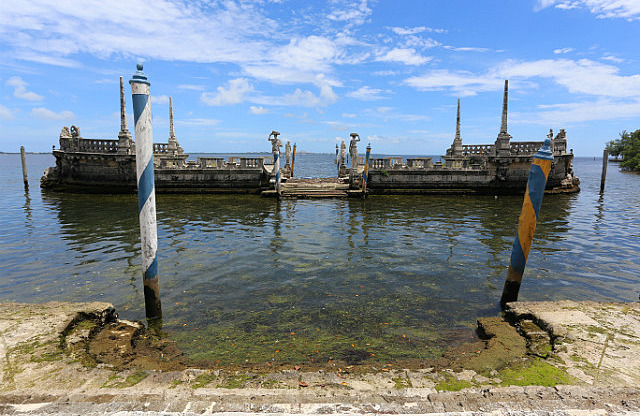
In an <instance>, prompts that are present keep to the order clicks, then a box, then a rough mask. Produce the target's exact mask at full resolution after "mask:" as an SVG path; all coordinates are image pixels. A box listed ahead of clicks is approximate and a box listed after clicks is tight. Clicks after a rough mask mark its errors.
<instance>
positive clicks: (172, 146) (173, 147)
mask: <svg viewBox="0 0 640 416" xmlns="http://www.w3.org/2000/svg"><path fill="white" fill-rule="evenodd" d="M167 150H168V151H169V154H170V155H172V156H175V155H176V154H177V153H178V139H176V133H175V130H174V128H173V101H172V99H171V97H169V145H168V146H167Z"/></svg>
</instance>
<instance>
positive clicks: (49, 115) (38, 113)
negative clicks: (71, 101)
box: [31, 107, 75, 120]
mask: <svg viewBox="0 0 640 416" xmlns="http://www.w3.org/2000/svg"><path fill="white" fill-rule="evenodd" d="M31 115H32V116H33V117H36V118H41V119H46V120H69V119H72V118H74V117H75V115H74V114H73V113H72V112H71V111H60V112H58V113H56V112H55V111H51V110H49V109H47V108H44V107H37V108H34V109H32V110H31Z"/></svg>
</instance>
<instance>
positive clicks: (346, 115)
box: [342, 113, 356, 118]
mask: <svg viewBox="0 0 640 416" xmlns="http://www.w3.org/2000/svg"><path fill="white" fill-rule="evenodd" d="M342 117H344V118H356V115H355V114H352V113H342Z"/></svg>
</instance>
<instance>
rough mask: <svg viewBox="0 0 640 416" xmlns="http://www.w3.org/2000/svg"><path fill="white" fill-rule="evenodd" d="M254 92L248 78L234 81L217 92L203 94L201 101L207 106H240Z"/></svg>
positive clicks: (220, 87) (219, 88)
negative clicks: (246, 96)
mask: <svg viewBox="0 0 640 416" xmlns="http://www.w3.org/2000/svg"><path fill="white" fill-rule="evenodd" d="M251 91H253V86H252V85H251V84H250V83H249V80H247V79H246V78H236V79H232V80H231V81H229V82H228V83H227V87H226V88H225V87H223V86H219V87H218V88H217V92H215V93H212V92H203V93H202V95H201V96H200V100H201V101H202V102H203V103H205V104H207V105H215V106H221V105H229V104H239V103H241V102H243V101H244V100H245V95H247V94H248V93H250V92H251Z"/></svg>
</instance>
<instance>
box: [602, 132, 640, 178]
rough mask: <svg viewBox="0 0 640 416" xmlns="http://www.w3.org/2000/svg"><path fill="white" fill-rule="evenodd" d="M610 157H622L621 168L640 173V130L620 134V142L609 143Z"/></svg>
mask: <svg viewBox="0 0 640 416" xmlns="http://www.w3.org/2000/svg"><path fill="white" fill-rule="evenodd" d="M607 150H608V151H609V156H613V157H616V158H617V157H622V162H620V166H621V167H622V168H624V169H629V170H638V171H640V130H636V131H634V132H632V133H629V132H627V131H626V130H625V131H623V132H622V133H620V138H619V139H618V140H611V141H610V142H609V143H607Z"/></svg>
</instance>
